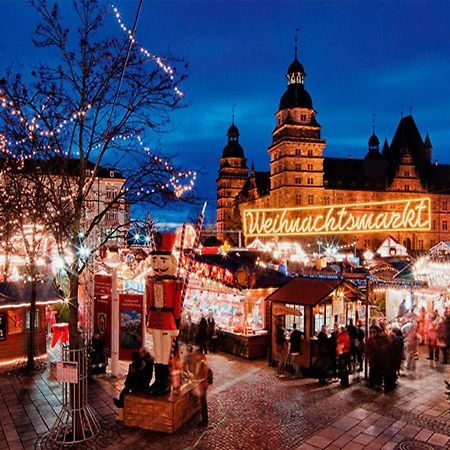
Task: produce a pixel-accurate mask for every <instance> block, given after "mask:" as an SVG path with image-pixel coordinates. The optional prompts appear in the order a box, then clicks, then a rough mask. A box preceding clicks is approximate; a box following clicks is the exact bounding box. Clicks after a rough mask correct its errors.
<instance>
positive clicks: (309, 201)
mask: <svg viewBox="0 0 450 450" xmlns="http://www.w3.org/2000/svg"><path fill="white" fill-rule="evenodd" d="M313 204H314V195H312V194H310V195H308V205H313Z"/></svg>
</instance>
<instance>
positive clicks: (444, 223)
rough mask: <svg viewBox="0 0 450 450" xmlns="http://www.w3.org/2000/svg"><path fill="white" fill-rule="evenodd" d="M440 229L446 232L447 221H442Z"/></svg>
mask: <svg viewBox="0 0 450 450" xmlns="http://www.w3.org/2000/svg"><path fill="white" fill-rule="evenodd" d="M442 229H443V230H448V222H447V220H443V221H442Z"/></svg>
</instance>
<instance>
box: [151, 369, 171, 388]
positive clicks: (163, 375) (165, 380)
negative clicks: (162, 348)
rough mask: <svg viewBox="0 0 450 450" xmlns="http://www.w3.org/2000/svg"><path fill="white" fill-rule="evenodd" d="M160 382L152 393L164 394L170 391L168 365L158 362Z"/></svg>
mask: <svg viewBox="0 0 450 450" xmlns="http://www.w3.org/2000/svg"><path fill="white" fill-rule="evenodd" d="M159 366H160V367H159V370H160V372H159V373H160V379H159V380H160V382H159V385H158V389H157V391H156V392H155V394H154V395H161V396H162V395H166V394H169V393H170V366H169V365H166V364H159Z"/></svg>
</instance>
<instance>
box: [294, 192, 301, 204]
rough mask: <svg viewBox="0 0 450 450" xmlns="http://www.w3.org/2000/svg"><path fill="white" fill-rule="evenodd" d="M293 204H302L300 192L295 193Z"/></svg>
mask: <svg viewBox="0 0 450 450" xmlns="http://www.w3.org/2000/svg"><path fill="white" fill-rule="evenodd" d="M295 204H296V205H301V204H302V196H301V194H295Z"/></svg>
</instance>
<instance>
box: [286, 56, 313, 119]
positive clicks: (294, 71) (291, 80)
mask: <svg viewBox="0 0 450 450" xmlns="http://www.w3.org/2000/svg"><path fill="white" fill-rule="evenodd" d="M305 76H306V73H305V69H304V68H303V65H302V64H301V63H300V61H299V60H298V59H297V54H296V55H295V58H294V61H293V62H292V63H291V65H290V66H289V68H288V72H287V74H286V77H287V80H288V87H287V90H286V91H285V93H284V94H283V96H282V97H281V100H280V108H279V109H280V110H281V109H290V108H308V109H312V108H313V104H312V100H311V96H310V95H309V94H308V92H307V91H306V90H305V86H304V81H305Z"/></svg>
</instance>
